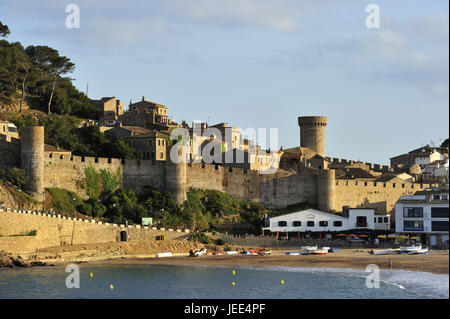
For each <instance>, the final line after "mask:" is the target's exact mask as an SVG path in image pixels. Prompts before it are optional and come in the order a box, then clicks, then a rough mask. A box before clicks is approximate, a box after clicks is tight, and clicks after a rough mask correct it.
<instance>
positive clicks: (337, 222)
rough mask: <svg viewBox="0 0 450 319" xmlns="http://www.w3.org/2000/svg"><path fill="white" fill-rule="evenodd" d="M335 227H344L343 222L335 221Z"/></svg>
mask: <svg viewBox="0 0 450 319" xmlns="http://www.w3.org/2000/svg"><path fill="white" fill-rule="evenodd" d="M333 226H334V227H342V222H341V221H340V220H335V221H334V222H333Z"/></svg>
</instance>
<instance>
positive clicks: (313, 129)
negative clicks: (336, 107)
mask: <svg viewBox="0 0 450 319" xmlns="http://www.w3.org/2000/svg"><path fill="white" fill-rule="evenodd" d="M298 125H299V126H300V146H301V147H306V148H309V149H310V150H312V151H314V152H316V153H317V154H319V155H320V156H322V157H325V127H326V126H327V117H326V116H301V117H299V118H298Z"/></svg>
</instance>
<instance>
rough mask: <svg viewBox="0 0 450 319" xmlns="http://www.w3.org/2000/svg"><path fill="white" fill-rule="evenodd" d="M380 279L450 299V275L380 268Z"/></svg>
mask: <svg viewBox="0 0 450 319" xmlns="http://www.w3.org/2000/svg"><path fill="white" fill-rule="evenodd" d="M239 268H245V269H254V270H273V271H289V272H309V273H328V274H339V275H347V276H357V277H363V278H366V277H367V273H366V272H365V270H362V269H351V268H325V267H324V268H319V267H317V268H315V267H288V266H241V267H239ZM380 281H382V282H384V283H387V284H391V285H394V286H396V287H398V288H399V289H405V290H410V291H412V292H414V293H416V294H418V295H420V296H423V297H424V298H436V299H448V298H449V275H446V274H432V273H427V272H420V271H408V270H385V269H380Z"/></svg>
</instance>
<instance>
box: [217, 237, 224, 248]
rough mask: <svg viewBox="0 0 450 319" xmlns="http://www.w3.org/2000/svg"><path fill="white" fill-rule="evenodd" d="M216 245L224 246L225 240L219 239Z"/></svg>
mask: <svg viewBox="0 0 450 319" xmlns="http://www.w3.org/2000/svg"><path fill="white" fill-rule="evenodd" d="M216 245H219V246H223V245H225V239H223V238H219V239H217V240H216Z"/></svg>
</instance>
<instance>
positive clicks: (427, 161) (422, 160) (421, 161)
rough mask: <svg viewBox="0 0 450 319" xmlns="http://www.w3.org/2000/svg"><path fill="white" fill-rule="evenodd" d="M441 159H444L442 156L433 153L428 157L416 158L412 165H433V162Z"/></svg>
mask: <svg viewBox="0 0 450 319" xmlns="http://www.w3.org/2000/svg"><path fill="white" fill-rule="evenodd" d="M443 159H444V155H442V154H441V153H439V152H437V151H434V152H433V153H431V154H430V155H427V156H418V157H416V158H415V162H414V164H417V165H428V164H430V163H433V162H434V161H441V160H443Z"/></svg>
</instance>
